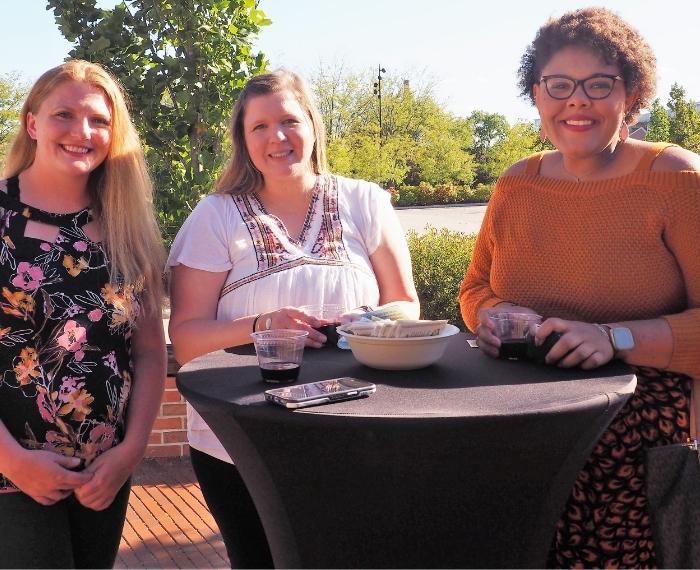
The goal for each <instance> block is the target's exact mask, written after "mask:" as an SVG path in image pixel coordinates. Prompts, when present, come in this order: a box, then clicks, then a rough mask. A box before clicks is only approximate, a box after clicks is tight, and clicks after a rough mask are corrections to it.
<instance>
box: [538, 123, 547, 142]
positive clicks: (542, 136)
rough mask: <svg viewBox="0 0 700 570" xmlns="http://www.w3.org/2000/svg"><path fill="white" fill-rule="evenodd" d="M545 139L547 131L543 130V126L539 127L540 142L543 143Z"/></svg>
mask: <svg viewBox="0 0 700 570" xmlns="http://www.w3.org/2000/svg"><path fill="white" fill-rule="evenodd" d="M546 140H547V133H546V132H545V130H544V127H540V142H541V143H544V142H545V141H546Z"/></svg>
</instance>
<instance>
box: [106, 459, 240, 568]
mask: <svg viewBox="0 0 700 570" xmlns="http://www.w3.org/2000/svg"><path fill="white" fill-rule="evenodd" d="M115 568H125V569H131V568H229V563H228V557H227V556H226V549H225V547H224V543H223V541H222V540H221V535H220V534H219V531H218V528H217V526H216V523H215V522H214V519H213V518H212V516H211V514H210V513H209V510H208V509H207V507H206V504H205V502H204V498H203V497H202V492H201V490H200V488H199V484H198V483H197V482H196V479H195V477H194V474H193V473H192V470H191V467H190V465H189V460H188V459H187V458H172V459H147V460H144V461H143V462H142V464H141V466H140V467H139V469H138V470H137V472H136V473H135V474H134V478H133V486H132V491H131V498H130V499H129V507H128V509H127V517H126V524H125V525H124V532H123V533H122V541H121V544H120V546H119V555H118V557H117V561H116V564H115Z"/></svg>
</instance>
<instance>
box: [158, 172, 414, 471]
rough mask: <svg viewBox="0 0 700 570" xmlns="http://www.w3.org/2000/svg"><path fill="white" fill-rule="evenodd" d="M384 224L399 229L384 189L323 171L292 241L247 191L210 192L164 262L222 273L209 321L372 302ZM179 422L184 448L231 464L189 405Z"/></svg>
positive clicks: (375, 295) (376, 290)
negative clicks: (184, 427) (183, 424)
mask: <svg viewBox="0 0 700 570" xmlns="http://www.w3.org/2000/svg"><path fill="white" fill-rule="evenodd" d="M387 221H389V222H390V223H391V226H392V227H395V228H400V225H399V223H398V221H397V220H396V213H395V212H394V210H393V208H392V206H391V202H390V197H389V193H388V192H386V191H384V190H382V189H381V188H380V187H379V186H377V185H376V184H373V183H370V182H366V181H363V180H353V179H349V178H343V177H340V176H336V175H330V174H325V175H321V176H319V177H318V179H317V183H316V186H315V187H314V190H313V194H312V198H311V203H310V205H309V210H308V213H307V216H306V220H305V222H304V225H303V227H302V231H301V234H300V235H299V236H298V237H296V238H294V237H292V236H290V235H289V234H288V232H287V230H286V228H285V227H284V224H283V223H282V222H281V221H280V220H279V219H278V218H276V217H275V216H273V215H271V214H268V213H267V212H266V211H265V208H264V207H263V205H262V203H261V201H260V200H259V199H258V198H257V196H256V195H255V194H252V193H250V194H238V195H235V196H232V195H228V194H213V195H210V196H207V197H206V198H204V199H203V200H202V201H201V202H200V203H199V204H198V205H197V207H196V208H195V209H194V211H193V212H192V214H190V216H189V217H188V218H187V220H186V221H185V223H184V224H183V226H182V228H181V229H180V231H179V233H178V235H177V237H176V238H175V241H174V243H173V246H172V248H171V250H170V256H169V258H168V265H169V266H174V265H178V264H182V265H186V266H188V267H192V268H194V269H201V270H204V271H212V272H221V271H228V276H227V277H226V281H225V284H224V287H223V289H222V291H221V294H220V297H219V304H218V310H217V319H236V318H239V317H243V316H247V315H253V314H257V313H261V312H266V311H271V310H275V309H278V308H280V307H284V306H299V305H305V304H312V303H313V304H320V303H337V304H342V305H344V306H345V307H348V308H349V309H352V308H354V307H359V306H361V305H376V304H378V301H379V288H378V285H377V280H376V277H375V275H374V271H373V270H372V265H371V263H370V260H369V258H370V255H372V253H374V251H375V250H376V249H377V247H378V246H379V244H380V240H381V235H382V224H383V223H387ZM400 239H404V238H403V233H402V234H401V236H400ZM187 423H188V438H189V443H190V445H191V446H192V447H194V448H195V449H198V450H199V451H202V452H204V453H208V454H209V455H212V456H214V457H216V458H217V459H221V460H223V461H228V462H231V458H230V457H229V456H228V454H227V453H226V451H225V450H224V448H223V446H222V445H221V444H220V443H219V441H218V440H217V438H216V436H215V435H214V434H213V433H212V432H211V430H210V429H209V428H208V426H207V425H206V423H205V422H204V420H202V418H201V417H200V416H199V414H197V413H196V412H195V411H194V409H192V407H191V406H189V404H188V410H187Z"/></svg>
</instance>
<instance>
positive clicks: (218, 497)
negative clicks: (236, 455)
mask: <svg viewBox="0 0 700 570" xmlns="http://www.w3.org/2000/svg"><path fill="white" fill-rule="evenodd" d="M190 460H191V461H192V467H193V468H194V472H195V474H196V475H197V479H198V480H199V485H200V487H201V488H202V495H204V500H205V501H206V503H207V506H208V507H209V510H210V511H211V514H212V516H213V517H214V520H215V521H216V524H218V525H219V530H220V531H221V537H222V538H223V539H224V544H225V545H226V552H227V553H228V557H229V562H230V563H231V567H232V568H273V564H272V555H271V554H270V547H269V546H268V544H267V538H266V537H265V530H264V529H263V526H262V523H261V522H260V517H259V516H258V511H257V510H256V509H255V505H254V504H253V499H252V498H251V496H250V493H248V489H247V488H246V486H245V483H244V482H243V479H242V478H241V476H240V474H239V473H238V469H237V468H236V466H235V465H232V464H231V463H227V462H225V461H220V460H219V459H216V458H215V457H212V456H211V455H208V454H206V453H202V452H201V451H197V450H196V449H193V448H190Z"/></svg>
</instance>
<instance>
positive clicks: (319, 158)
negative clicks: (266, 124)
mask: <svg viewBox="0 0 700 570" xmlns="http://www.w3.org/2000/svg"><path fill="white" fill-rule="evenodd" d="M280 91H289V92H290V93H292V95H294V97H296V99H297V101H298V102H299V105H300V106H301V108H302V109H303V110H304V112H305V113H306V114H307V116H308V117H309V121H310V122H311V128H312V130H313V133H314V141H315V142H314V148H313V150H312V151H311V169H312V170H313V172H314V174H322V173H324V172H326V171H328V163H327V161H326V129H325V127H324V126H323V119H322V118H321V113H319V111H318V108H317V107H316V104H315V103H314V101H313V98H312V97H311V93H310V91H309V88H308V87H307V85H306V82H305V81H304V80H303V79H302V78H301V77H300V76H299V75H297V74H296V73H294V72H292V71H287V70H285V69H280V70H277V71H273V72H272V73H264V74H262V75H257V76H255V77H253V78H251V79H250V80H248V83H246V85H245V87H244V88H243V90H242V91H241V94H240V95H239V97H238V100H237V101H236V104H235V105H234V107H233V116H232V117H231V126H230V129H231V131H230V133H231V147H232V148H231V151H232V152H231V158H230V159H229V161H228V162H227V164H226V166H225V167H224V169H223V171H222V172H221V175H220V176H219V179H218V180H217V181H216V191H217V192H218V193H220V194H236V193H239V192H257V191H259V190H261V189H262V187H263V185H264V183H265V181H264V179H263V176H262V174H261V173H260V171H259V170H258V169H257V168H255V165H254V164H253V161H252V160H251V158H250V154H249V153H248V147H247V146H246V144H245V134H244V132H243V117H244V116H245V110H246V106H247V105H248V102H249V101H250V100H251V99H252V98H253V97H257V96H258V95H269V94H270V93H279V92H280Z"/></svg>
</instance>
